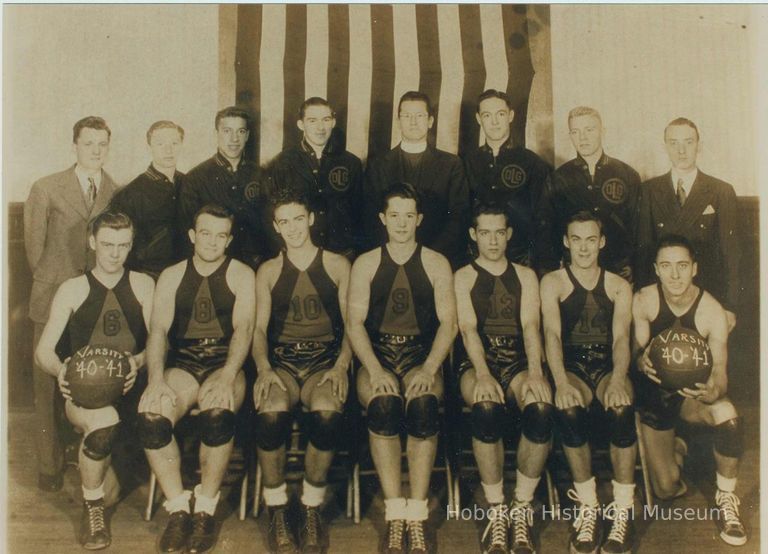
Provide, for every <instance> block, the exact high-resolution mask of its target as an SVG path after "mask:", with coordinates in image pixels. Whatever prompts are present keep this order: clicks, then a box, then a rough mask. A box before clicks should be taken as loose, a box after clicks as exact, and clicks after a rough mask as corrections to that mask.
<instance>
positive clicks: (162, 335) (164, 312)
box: [146, 262, 191, 383]
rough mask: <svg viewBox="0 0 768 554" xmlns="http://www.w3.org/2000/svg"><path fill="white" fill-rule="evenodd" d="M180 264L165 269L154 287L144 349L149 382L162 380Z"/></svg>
mask: <svg viewBox="0 0 768 554" xmlns="http://www.w3.org/2000/svg"><path fill="white" fill-rule="evenodd" d="M189 263H191V262H189ZM180 265H181V266H182V267H181V268H180V267H179V265H176V266H172V267H171V268H169V269H167V270H165V271H164V272H163V273H162V274H161V275H160V279H158V281H157V287H155V294H154V296H153V299H152V316H151V318H150V320H149V338H148V339H147V349H146V358H147V374H148V379H149V382H150V383H152V382H158V381H162V380H163V372H164V371H165V356H166V354H167V353H168V330H169V329H170V328H171V324H172V323H173V314H174V312H175V311H176V289H177V288H178V286H179V282H180V281H181V275H182V270H183V267H184V264H180Z"/></svg>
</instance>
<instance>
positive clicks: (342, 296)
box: [331, 256, 352, 371]
mask: <svg viewBox="0 0 768 554" xmlns="http://www.w3.org/2000/svg"><path fill="white" fill-rule="evenodd" d="M331 267H333V276H334V280H336V286H337V287H338V288H339V310H340V311H341V319H342V320H343V321H344V329H345V331H344V337H343V338H342V340H341V351H340V352H339V357H338V359H337V360H336V364H335V365H336V366H337V367H338V368H343V369H344V371H346V369H347V368H348V367H349V363H350V362H351V361H352V346H351V345H350V343H349V336H348V334H347V332H346V329H347V294H348V293H349V273H350V269H351V267H350V264H349V261H347V259H346V258H345V257H344V256H334V257H333V263H332V265H331Z"/></svg>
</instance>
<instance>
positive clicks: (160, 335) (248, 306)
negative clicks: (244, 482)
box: [139, 205, 256, 554]
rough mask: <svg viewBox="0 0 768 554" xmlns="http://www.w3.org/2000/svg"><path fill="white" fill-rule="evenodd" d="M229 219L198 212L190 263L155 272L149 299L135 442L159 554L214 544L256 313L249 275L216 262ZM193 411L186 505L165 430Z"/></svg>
mask: <svg viewBox="0 0 768 554" xmlns="http://www.w3.org/2000/svg"><path fill="white" fill-rule="evenodd" d="M233 219H234V218H233V216H232V214H231V213H230V212H229V211H227V210H226V209H225V208H221V207H219V206H213V205H207V206H204V207H203V208H201V210H200V211H199V212H198V213H197V214H196V215H195V217H194V220H193V228H192V229H190V230H189V240H190V241H191V242H192V244H193V246H194V254H193V255H192V257H190V258H189V259H187V260H184V261H181V262H179V263H177V264H175V265H172V266H171V267H169V268H168V269H166V270H165V271H163V273H162V274H161V275H160V279H159V280H158V282H157V289H156V291H155V300H154V307H153V310H152V319H151V322H150V334H149V340H148V342H147V366H148V371H149V382H148V384H147V390H146V391H145V392H144V395H143V396H142V398H141V402H140V403H139V438H140V440H141V441H142V444H143V445H144V449H145V452H146V454H147V458H148V460H149V465H150V466H151V467H152V471H154V472H155V475H157V481H158V482H159V483H160V488H161V489H162V490H163V494H164V495H165V498H166V499H167V500H166V502H165V504H164V506H165V508H166V510H168V513H169V514H170V517H169V518H168V524H167V526H166V528H165V531H164V532H163V535H162V536H161V537H160V541H159V549H160V551H161V552H178V551H182V550H184V549H186V550H184V551H185V552H189V553H196V554H199V553H202V552H208V551H209V550H211V549H212V548H213V547H214V545H215V544H216V522H215V520H214V517H213V516H214V514H215V513H216V505H217V504H218V501H219V495H220V493H219V488H220V486H221V481H222V479H223V478H224V474H225V473H226V471H227V464H228V463H229V457H230V455H231V454H232V444H233V437H234V434H235V413H236V412H237V411H238V409H239V408H240V406H241V405H242V403H243V399H244V398H245V376H244V374H243V371H242V367H243V363H244V362H245V359H246V357H247V356H248V349H249V347H250V344H251V337H252V336H253V321H254V314H255V312H256V301H255V288H256V282H255V277H254V274H253V271H252V270H251V268H249V267H248V266H247V265H245V264H243V263H241V262H238V261H237V260H234V259H232V258H230V257H229V256H227V255H226V254H225V253H224V252H225V250H226V248H227V246H229V243H230V242H232V222H233ZM166 355H167V356H168V361H167V363H166ZM194 406H198V407H199V409H200V414H199V415H198V416H197V417H198V420H197V426H198V429H199V431H200V442H201V444H200V481H201V482H200V484H199V485H197V486H196V487H195V489H194V503H192V494H193V491H189V490H184V487H183V485H182V481H181V455H180V452H179V446H178V444H177V443H176V439H175V438H174V437H173V426H174V425H175V424H176V423H177V422H178V421H179V420H180V419H181V418H182V417H184V415H185V414H186V413H187V412H188V411H189V410H190V409H191V408H193V407H194ZM193 504H194V515H191V514H190V510H191V506H192V505H193Z"/></svg>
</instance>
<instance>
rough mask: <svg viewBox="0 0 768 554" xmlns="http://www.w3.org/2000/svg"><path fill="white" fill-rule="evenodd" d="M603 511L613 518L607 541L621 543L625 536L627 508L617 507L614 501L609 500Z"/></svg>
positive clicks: (627, 520)
mask: <svg viewBox="0 0 768 554" xmlns="http://www.w3.org/2000/svg"><path fill="white" fill-rule="evenodd" d="M605 512H606V514H607V515H609V517H610V518H611V519H612V520H613V524H612V525H611V532H610V533H608V539H607V540H609V541H615V542H618V543H621V544H623V543H624V540H625V538H626V536H627V524H628V523H629V510H628V509H626V508H619V507H618V506H617V505H616V502H611V503H610V504H608V506H607V507H606V509H605Z"/></svg>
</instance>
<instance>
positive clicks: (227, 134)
mask: <svg viewBox="0 0 768 554" xmlns="http://www.w3.org/2000/svg"><path fill="white" fill-rule="evenodd" d="M248 136H249V132H248V123H247V122H246V121H245V119H243V118H242V117H223V118H221V120H220V121H219V126H218V128H217V129H216V138H217V140H218V144H219V151H220V152H221V153H222V154H223V155H224V156H226V157H227V158H229V159H231V160H236V159H239V158H240V156H241V155H242V153H243V148H245V143H246V142H248Z"/></svg>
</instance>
